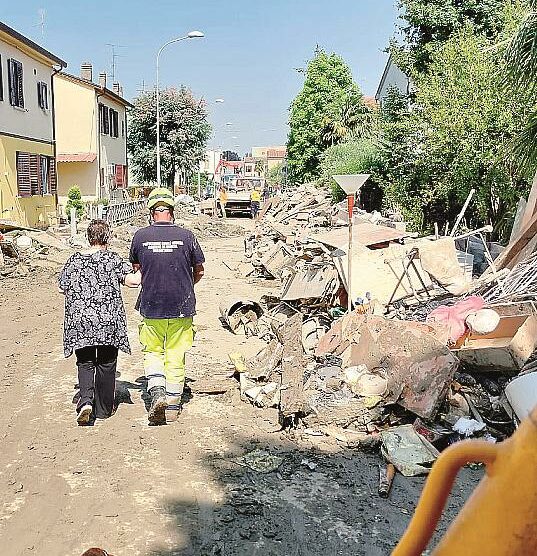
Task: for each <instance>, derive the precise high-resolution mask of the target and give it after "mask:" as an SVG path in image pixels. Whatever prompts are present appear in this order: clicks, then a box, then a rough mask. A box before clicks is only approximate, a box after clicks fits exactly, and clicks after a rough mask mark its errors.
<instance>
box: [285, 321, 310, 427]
mask: <svg viewBox="0 0 537 556" xmlns="http://www.w3.org/2000/svg"><path fill="white" fill-rule="evenodd" d="M282 339H283V355H282V384H281V399H280V413H281V415H282V416H283V417H284V418H287V417H291V416H296V415H297V414H300V413H303V412H304V368H305V361H304V349H303V348H302V314H301V313H297V314H296V315H294V316H292V317H291V318H290V319H289V320H288V321H287V322H286V323H285V326H284V328H283V331H282Z"/></svg>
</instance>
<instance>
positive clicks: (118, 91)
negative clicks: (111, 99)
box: [112, 83, 121, 96]
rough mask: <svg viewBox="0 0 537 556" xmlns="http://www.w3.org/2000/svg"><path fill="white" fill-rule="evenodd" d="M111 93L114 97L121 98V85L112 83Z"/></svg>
mask: <svg viewBox="0 0 537 556" xmlns="http://www.w3.org/2000/svg"><path fill="white" fill-rule="evenodd" d="M112 91H114V93H116V95H118V96H121V85H120V84H119V83H114V84H113V85H112Z"/></svg>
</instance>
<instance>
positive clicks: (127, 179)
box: [123, 164, 129, 188]
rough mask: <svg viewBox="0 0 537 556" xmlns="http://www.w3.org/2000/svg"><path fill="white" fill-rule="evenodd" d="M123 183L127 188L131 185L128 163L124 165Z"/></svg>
mask: <svg viewBox="0 0 537 556" xmlns="http://www.w3.org/2000/svg"><path fill="white" fill-rule="evenodd" d="M123 184H124V187H125V188H127V187H128V186H129V173H128V171H127V165H126V164H125V165H124V166H123Z"/></svg>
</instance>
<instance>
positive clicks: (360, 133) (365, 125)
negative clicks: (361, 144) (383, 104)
mask: <svg viewBox="0 0 537 556" xmlns="http://www.w3.org/2000/svg"><path fill="white" fill-rule="evenodd" d="M372 122H373V111H372V110H371V109H370V108H368V107H367V106H366V105H365V103H364V101H363V99H356V97H355V96H350V95H349V96H348V97H347V98H346V99H345V102H344V103H343V105H342V107H341V109H340V111H339V113H338V115H337V116H336V117H335V118H331V117H329V116H325V118H324V119H323V123H322V125H323V135H322V138H323V143H324V144H325V145H326V146H327V147H329V146H332V145H336V144H337V143H341V142H342V141H344V140H346V139H352V138H359V137H364V136H366V135H367V134H368V133H369V132H370V130H371V127H372Z"/></svg>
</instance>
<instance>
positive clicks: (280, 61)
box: [0, 0, 397, 154]
mask: <svg viewBox="0 0 537 556" xmlns="http://www.w3.org/2000/svg"><path fill="white" fill-rule="evenodd" d="M394 4H395V0H330V1H328V0H271V1H266V0H265V1H263V2H259V1H257V2H256V1H255V0H249V1H246V0H227V1H223V0H195V1H194V0H153V1H148V0H144V1H142V0H108V1H104V0H93V1H92V2H85V1H81V0H78V1H76V0H75V1H73V0H70V1H66V0H24V1H18V2H8V1H7V0H0V19H1V20H2V21H3V22H4V23H6V24H7V25H9V26H10V27H13V28H14V29H16V30H17V31H19V32H20V33H22V34H24V35H26V36H27V37H29V38H31V39H32V40H34V41H35V42H37V43H38V44H41V45H42V46H44V47H45V48H47V49H48V50H50V51H51V52H53V53H54V54H56V55H57V56H59V57H60V58H62V59H63V60H65V61H66V62H67V63H68V68H67V71H68V72H70V73H73V74H76V75H78V74H79V71H80V64H81V63H82V62H92V63H93V68H94V69H93V72H94V80H96V75H98V73H99V72H101V71H107V72H108V73H110V70H111V61H112V47H110V46H108V45H110V44H115V45H118V46H117V47H116V53H117V54H118V55H119V56H118V57H117V59H116V64H117V70H116V80H119V81H120V82H121V83H122V85H123V87H124V95H125V97H126V98H128V99H129V100H132V98H133V97H134V96H136V95H137V94H138V93H139V91H141V90H142V89H143V88H144V86H145V88H146V89H147V88H151V87H153V86H154V84H155V80H156V79H155V73H156V72H155V66H156V61H155V60H156V53H157V51H158V49H159V48H160V47H161V46H162V45H163V44H164V43H165V42H167V41H168V40H170V39H173V38H176V37H180V36H184V35H186V34H187V33H188V32H189V31H192V30H199V31H202V32H203V33H204V34H205V37H204V38H202V39H191V40H188V41H182V42H179V43H175V44H172V45H170V46H169V47H167V48H166V49H165V50H164V51H163V53H162V55H161V58H160V86H161V87H165V86H177V85H180V84H185V85H187V86H188V87H190V88H191V89H192V90H193V92H194V94H195V95H196V96H197V97H203V98H204V99H205V101H206V102H207V104H208V109H209V114H210V121H211V124H212V126H213V136H212V137H211V140H210V143H209V146H210V147H212V148H222V149H224V150H226V149H230V150H234V151H237V152H239V153H240V154H245V153H246V152H249V151H250V150H251V147H252V146H266V145H282V144H285V142H286V137H287V131H288V127H287V120H288V109H289V105H290V104H291V102H292V100H293V98H294V97H295V95H296V94H297V93H298V92H299V91H300V89H301V87H302V83H303V75H302V74H300V73H299V72H298V71H297V68H304V67H305V66H306V64H307V61H308V60H309V59H311V58H312V56H313V52H314V49H315V47H316V45H319V46H320V47H322V48H324V49H325V50H327V51H329V52H336V53H337V54H339V55H340V56H342V57H343V59H344V60H345V61H346V63H347V64H348V65H349V66H350V68H351V70H352V73H353V76H354V80H355V81H356V82H357V83H358V85H359V86H360V88H361V89H362V91H363V93H364V94H365V95H371V96H373V95H374V94H375V92H376V89H377V86H378V83H379V80H380V77H381V75H382V71H383V69H384V66H385V64H386V60H387V54H386V53H385V52H384V49H385V48H386V46H387V44H388V41H389V39H390V37H392V36H393V35H394V32H395V25H396V19H397V10H396V8H395V5H394ZM43 13H44V17H43V18H42V17H41V14H43ZM42 19H43V20H44V25H43V26H41V25H39V22H40V21H41V20H42ZM216 99H224V102H223V103H217V102H215V100H216Z"/></svg>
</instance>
